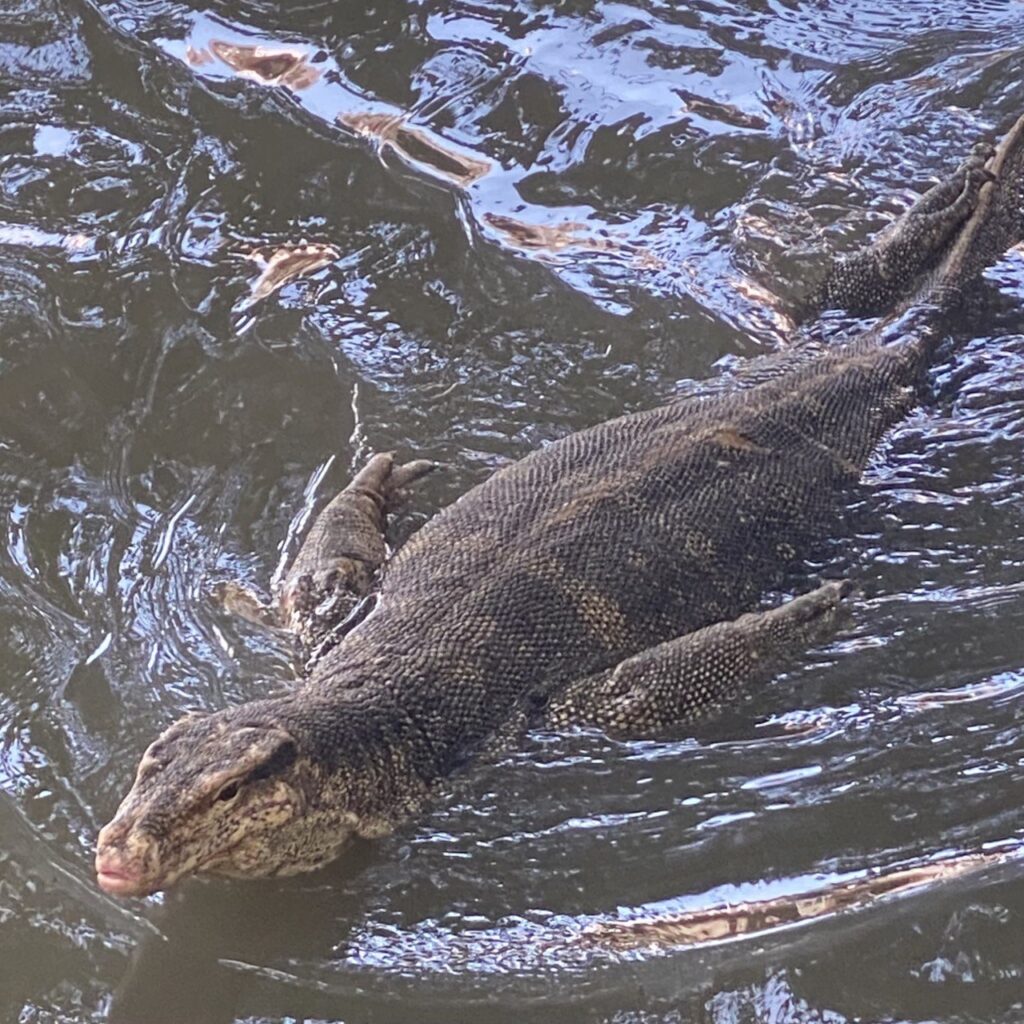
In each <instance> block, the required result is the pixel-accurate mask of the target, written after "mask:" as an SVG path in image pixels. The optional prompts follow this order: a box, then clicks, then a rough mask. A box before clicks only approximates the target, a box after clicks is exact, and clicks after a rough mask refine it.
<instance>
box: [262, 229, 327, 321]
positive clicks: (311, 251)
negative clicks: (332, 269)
mask: <svg viewBox="0 0 1024 1024" xmlns="http://www.w3.org/2000/svg"><path fill="white" fill-rule="evenodd" d="M339 255H340V254H339V252H338V250H337V249H335V247H334V246H333V245H327V244H325V243H323V242H304V243H302V244H300V245H282V246H278V247H277V248H275V249H269V250H268V249H254V250H253V251H252V252H250V253H246V258H247V259H250V260H252V261H253V262H254V263H255V264H256V265H257V266H258V267H260V275H259V277H258V278H256V280H255V281H254V282H253V284H252V288H251V290H250V293H249V298H248V299H247V300H246V301H245V303H244V304H243V308H245V307H247V306H251V305H253V304H254V303H256V302H259V301H260V299H265V298H266V297H267V296H268V295H273V294H274V292H276V291H277V290H278V289H279V288H282V287H284V285H286V284H288V282H289V281H294V280H295V279H296V278H297V277H301V276H302V275H303V274H312V273H314V272H315V271H317V270H319V269H320V268H321V267H326V266H327V265H328V264H329V263H333V262H334V261H335V260H336V259H338V257H339Z"/></svg>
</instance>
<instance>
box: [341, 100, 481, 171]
mask: <svg viewBox="0 0 1024 1024" xmlns="http://www.w3.org/2000/svg"><path fill="white" fill-rule="evenodd" d="M338 123H339V124H341V125H344V127H346V128H350V129H351V130H352V131H354V132H356V133H357V134H358V135H362V136H363V137H365V138H370V139H373V140H374V141H376V143H377V144H378V145H379V146H380V148H381V149H382V150H384V149H390V150H392V151H393V152H395V153H396V154H397V155H398V156H399V157H400V158H402V159H403V160H405V161H406V162H407V163H409V164H411V165H412V166H414V167H416V168H419V169H421V170H424V169H425V170H426V171H427V173H428V174H433V175H435V176H440V177H442V178H444V179H445V180H446V181H450V182H452V183H453V184H455V185H459V186H460V187H462V188H466V187H467V186H469V185H472V184H473V182H474V181H477V180H479V179H480V178H482V177H483V176H484V175H485V174H487V173H488V172H489V171H490V169H491V162H490V161H489V160H481V159H480V158H479V157H477V156H475V155H473V156H470V155H469V154H467V153H465V152H463V151H461V150H460V149H458V148H456V147H455V146H453V145H452V144H451V143H449V142H447V141H444V142H442V141H441V139H440V138H439V137H438V136H437V135H435V134H434V133H433V132H431V131H429V130H428V129H425V128H412V127H410V126H409V125H408V123H407V122H406V115H405V114H401V113H394V114H386V113H352V114H339V115H338Z"/></svg>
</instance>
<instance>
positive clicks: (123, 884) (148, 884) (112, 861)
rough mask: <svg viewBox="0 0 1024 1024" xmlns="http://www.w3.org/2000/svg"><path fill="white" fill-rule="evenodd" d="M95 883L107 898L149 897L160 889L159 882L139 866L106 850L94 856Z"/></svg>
mask: <svg viewBox="0 0 1024 1024" xmlns="http://www.w3.org/2000/svg"><path fill="white" fill-rule="evenodd" d="M96 882H97V884H98V885H99V887H100V888H101V889H102V890H103V891H104V892H105V893H107V894H108V895H109V896H150V895H152V894H153V893H154V892H156V891H157V890H158V889H160V888H161V880H160V879H159V878H154V877H153V876H152V875H150V874H149V873H147V872H146V871H145V870H144V869H143V868H142V866H141V865H137V864H133V863H131V862H130V861H129V860H128V859H127V858H125V857H123V856H121V855H119V854H118V853H117V852H116V851H114V852H111V851H106V850H100V851H99V852H98V853H97V854H96Z"/></svg>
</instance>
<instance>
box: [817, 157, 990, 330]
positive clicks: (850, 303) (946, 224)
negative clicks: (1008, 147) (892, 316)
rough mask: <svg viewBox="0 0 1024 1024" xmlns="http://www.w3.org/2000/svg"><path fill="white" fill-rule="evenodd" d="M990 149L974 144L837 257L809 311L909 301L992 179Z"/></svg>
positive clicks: (854, 310) (856, 311) (862, 310)
mask: <svg viewBox="0 0 1024 1024" xmlns="http://www.w3.org/2000/svg"><path fill="white" fill-rule="evenodd" d="M993 152H994V150H993V148H992V147H991V146H990V145H988V144H985V143H979V144H978V145H976V146H975V147H974V149H973V150H972V151H971V155H970V156H969V157H968V158H967V159H966V160H965V161H964V162H963V163H962V164H961V165H960V166H959V167H958V168H957V169H956V170H955V171H954V172H953V173H952V174H950V175H948V176H947V177H946V178H944V179H943V180H942V181H940V182H939V183H938V184H937V185H933V186H932V188H930V189H929V190H928V191H927V192H925V193H924V195H922V196H921V197H920V198H919V199H918V200H917V202H915V203H914V205H913V206H911V207H910V209H908V210H907V211H906V212H905V213H903V215H902V216H900V217H899V218H898V219H897V220H895V221H894V222H893V223H892V224H890V225H889V227H887V228H886V229H885V230H884V231H883V232H882V233H881V234H880V235H879V236H878V237H877V238H876V239H874V241H872V242H871V243H870V244H869V245H867V246H866V247H865V248H864V249H861V250H860V251H859V252H855V253H852V254H851V255H849V256H844V257H840V258H839V259H836V260H835V262H834V263H833V264H832V266H831V268H830V269H829V270H828V273H827V275H826V277H825V280H824V283H823V284H822V286H821V287H820V288H819V289H818V291H817V292H816V293H815V294H814V296H813V297H812V298H811V300H810V302H809V304H808V312H817V311H820V310H822V309H843V310H845V311H846V312H848V313H850V314H852V315H853V316H876V315H881V314H885V313H889V312H893V311H894V310H895V308H896V307H897V306H898V305H899V304H900V302H901V301H904V300H910V299H911V298H912V297H913V294H914V292H915V289H916V288H917V287H918V286H919V285H920V283H921V281H922V280H923V275H925V274H926V272H927V271H928V270H929V269H931V268H932V267H934V266H935V264H936V263H938V261H939V260H940V259H941V258H942V256H943V254H944V253H945V252H946V250H947V249H948V248H949V247H950V245H952V243H953V241H954V239H955V238H956V236H957V234H958V232H959V231H960V229H961V227H962V226H963V225H964V223H965V222H966V221H967V220H968V218H969V217H970V215H971V214H972V213H973V211H974V209H975V207H976V206H977V205H978V201H979V197H980V195H981V188H982V186H983V185H984V184H985V183H986V182H988V181H990V180H992V174H991V172H990V171H989V170H988V169H987V167H986V164H987V163H988V162H989V161H990V159H991V157H992V154H993Z"/></svg>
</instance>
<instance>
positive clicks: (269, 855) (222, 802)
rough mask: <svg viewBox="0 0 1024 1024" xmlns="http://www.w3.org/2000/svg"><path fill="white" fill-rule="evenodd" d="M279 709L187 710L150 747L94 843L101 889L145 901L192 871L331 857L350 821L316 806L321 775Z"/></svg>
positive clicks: (272, 867)
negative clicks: (205, 711)
mask: <svg viewBox="0 0 1024 1024" xmlns="http://www.w3.org/2000/svg"><path fill="white" fill-rule="evenodd" d="M279 704H280V702H277V701H273V700H268V701H257V702H253V703H250V704H245V705H242V706H240V707H237V708H229V709H227V710H225V711H220V712H217V713H215V714H197V713H190V714H187V715H186V716H185V717H184V718H181V719H179V720H178V721H177V722H175V723H174V724H173V725H172V726H170V728H168V729H167V730H166V731H165V732H164V733H163V734H162V735H161V736H160V737H159V738H158V739H157V740H156V741H155V742H154V743H152V744H151V745H150V746H149V748H148V749H147V750H146V752H145V754H144V755H143V757H142V760H141V762H140V763H139V767H138V771H137V772H136V775H135V781H134V783H133V785H132V788H131V790H130V791H129V793H128V795H127V796H126V797H125V798H124V800H123V801H122V803H121V806H120V807H119V808H118V810H117V814H116V815H115V816H114V819H113V820H112V821H111V822H110V823H109V824H108V825H106V826H105V827H104V828H103V829H102V830H101V831H100V834H99V838H98V840H97V844H96V877H97V881H98V883H99V885H100V887H101V888H102V889H103V890H104V891H105V892H108V893H111V894H113V895H118V896H145V895H149V894H151V893H154V892H158V891H159V890H161V889H166V888H168V887H170V886H171V885H173V884H174V883H175V882H176V881H177V880H178V879H180V878H182V877H184V876H187V875H190V874H198V873H209V874H221V875H233V876H239V877H263V876H268V875H280V874H292V873H295V872H298V871H305V870H312V869H313V868H315V867H318V866H319V865H321V864H323V863H326V862H327V861H328V860H330V859H332V858H333V857H334V856H335V854H336V853H337V851H338V848H339V847H340V846H341V844H342V843H343V842H344V841H345V839H346V838H347V837H348V836H349V835H350V834H351V832H352V831H353V830H354V825H355V817H354V815H351V814H347V813H344V812H343V811H325V809H324V808H323V807H322V806H320V804H321V800H320V798H321V796H322V795H323V793H322V791H323V779H322V772H320V771H319V770H318V768H317V766H316V764H315V763H313V759H311V758H310V757H309V756H308V755H307V754H306V753H304V752H303V749H302V745H301V743H300V742H299V741H298V740H297V739H296V735H295V734H296V732H297V731H298V730H296V729H294V728H291V727H290V726H289V724H288V723H287V720H286V717H285V716H282V715H281V714H280V713H279V710H280V707H279Z"/></svg>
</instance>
